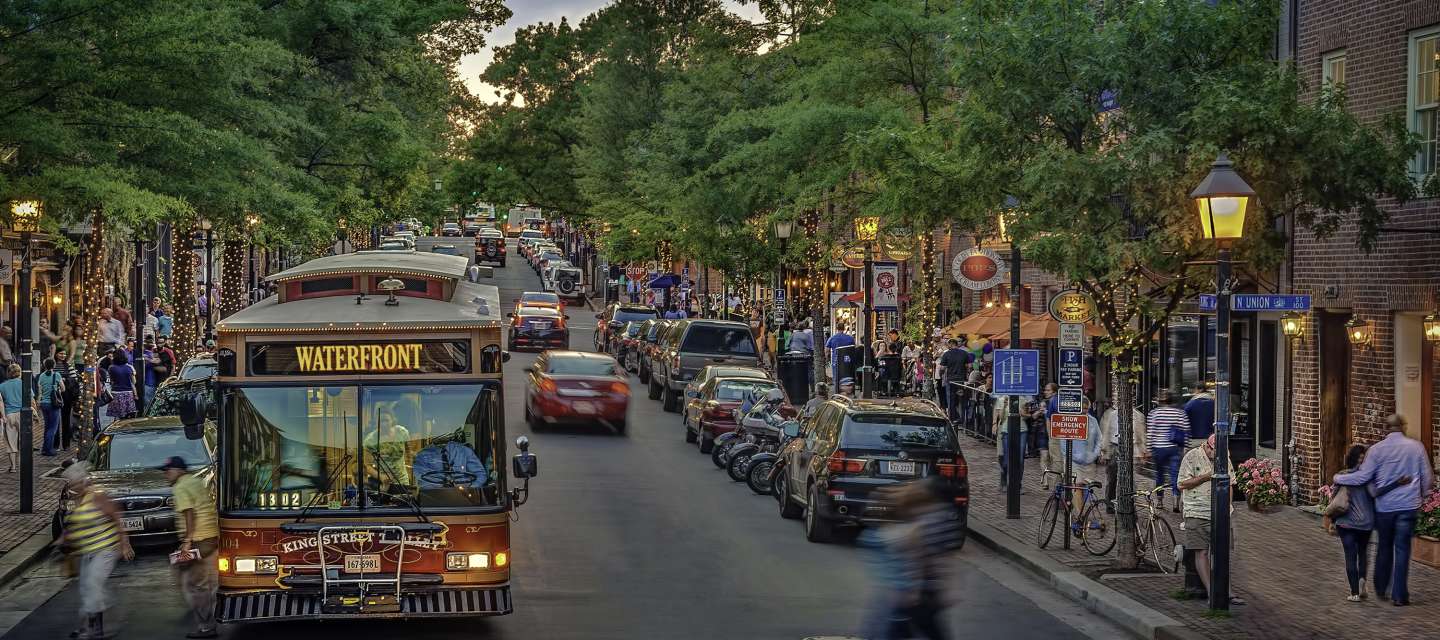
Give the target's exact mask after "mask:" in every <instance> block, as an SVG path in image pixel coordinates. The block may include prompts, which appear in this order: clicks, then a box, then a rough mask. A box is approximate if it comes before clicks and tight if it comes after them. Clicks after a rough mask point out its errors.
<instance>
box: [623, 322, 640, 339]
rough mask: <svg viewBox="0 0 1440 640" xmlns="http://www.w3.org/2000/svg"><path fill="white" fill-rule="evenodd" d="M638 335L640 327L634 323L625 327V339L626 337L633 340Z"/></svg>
mask: <svg viewBox="0 0 1440 640" xmlns="http://www.w3.org/2000/svg"><path fill="white" fill-rule="evenodd" d="M638 335H640V325H638V324H636V323H634V322H631V323H630V324H627V325H625V337H627V338H634V337H635V336H638Z"/></svg>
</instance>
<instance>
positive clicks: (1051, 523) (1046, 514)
mask: <svg viewBox="0 0 1440 640" xmlns="http://www.w3.org/2000/svg"><path fill="white" fill-rule="evenodd" d="M1059 515H1060V498H1057V497H1055V496H1050V499H1049V500H1046V501H1045V510H1044V511H1041V512H1040V529H1039V530H1038V531H1036V532H1035V542H1036V543H1038V544H1039V545H1040V548H1041V549H1044V548H1045V545H1048V544H1050V538H1051V537H1053V536H1054V535H1055V519H1056V518H1057V517H1059Z"/></svg>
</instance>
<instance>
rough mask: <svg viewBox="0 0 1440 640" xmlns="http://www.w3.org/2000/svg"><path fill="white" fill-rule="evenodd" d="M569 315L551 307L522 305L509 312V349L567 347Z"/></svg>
mask: <svg viewBox="0 0 1440 640" xmlns="http://www.w3.org/2000/svg"><path fill="white" fill-rule="evenodd" d="M569 318H570V316H567V315H565V314H563V313H561V312H560V310H559V309H554V308H551V307H530V306H522V307H519V308H517V309H515V313H512V314H510V340H509V343H510V345H509V349H510V350H511V351H515V350H517V349H520V348H531V349H569V348H570V329H569V327H567V326H565V321H566V320H568V319H569Z"/></svg>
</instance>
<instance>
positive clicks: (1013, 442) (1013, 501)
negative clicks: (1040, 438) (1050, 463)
mask: <svg viewBox="0 0 1440 640" xmlns="http://www.w3.org/2000/svg"><path fill="white" fill-rule="evenodd" d="M1019 206H1020V200H1019V199H1018V198H1016V197H1015V196H1005V211H1006V212H1013V211H1015V210H1016V209H1017V208H1018V207H1019ZM1000 229H1001V235H1007V234H1006V233H1005V231H1004V229H1005V214H1004V213H1002V214H1001V216H1000ZM1008 239H1009V241H1010V348H1011V349H1019V348H1020V243H1019V242H1016V241H1015V238H1014V237H1013V236H1011V237H1009V238H1008ZM1005 428H1006V430H1007V431H1006V433H1005V447H1006V448H1007V450H1008V451H1009V452H1010V455H1008V456H1005V474H1006V475H1005V480H1006V482H1005V518H1006V519H1008V520H1016V519H1019V518H1020V475H1021V474H1022V473H1024V470H1025V457H1024V456H1022V455H1020V454H1021V453H1022V452H1021V449H1020V447H1022V446H1024V445H1023V444H1022V440H1021V438H1020V396H1010V412H1009V418H1007V420H1006V425H1005ZM1042 428H1049V427H1048V425H1046V426H1044V427H1042ZM1065 482H1070V478H1069V477H1066V478H1065ZM1067 531H1068V529H1067ZM1067 540H1068V538H1067Z"/></svg>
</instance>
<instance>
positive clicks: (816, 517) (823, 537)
mask: <svg viewBox="0 0 1440 640" xmlns="http://www.w3.org/2000/svg"><path fill="white" fill-rule="evenodd" d="M834 537H835V525H834V524H833V523H831V522H830V521H829V520H826V519H825V518H824V517H822V516H821V515H820V488H819V487H817V486H815V485H813V484H812V485H810V499H809V500H806V501H805V539H806V540H809V541H811V542H829V541H830V539H831V538H834Z"/></svg>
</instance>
